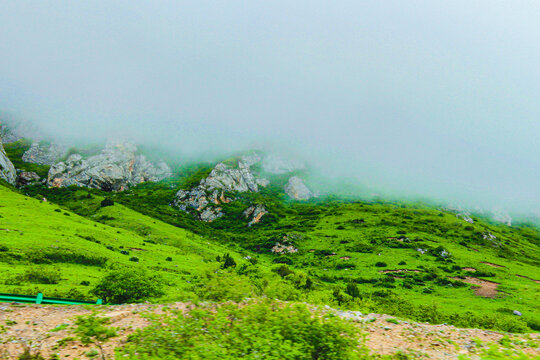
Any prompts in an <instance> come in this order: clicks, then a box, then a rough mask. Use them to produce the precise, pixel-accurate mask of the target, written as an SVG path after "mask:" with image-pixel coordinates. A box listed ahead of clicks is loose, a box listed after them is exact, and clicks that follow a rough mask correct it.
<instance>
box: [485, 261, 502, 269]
mask: <svg viewBox="0 0 540 360" xmlns="http://www.w3.org/2000/svg"><path fill="white" fill-rule="evenodd" d="M480 262H481V263H482V264H486V265H487V266H491V267H494V268H503V267H505V266H503V265H498V264H494V263H490V262H487V261H480Z"/></svg>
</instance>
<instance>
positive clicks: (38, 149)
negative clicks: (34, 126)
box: [22, 142, 67, 165]
mask: <svg viewBox="0 0 540 360" xmlns="http://www.w3.org/2000/svg"><path fill="white" fill-rule="evenodd" d="M66 153H67V148H66V147H65V146H63V145H59V144H50V143H37V142H35V143H33V144H32V146H30V149H28V150H27V151H26V152H25V153H24V154H23V157H22V159H23V161H25V162H29V163H34V164H39V165H53V164H54V163H56V162H57V161H58V160H60V159H61V158H63V157H64V156H65V155H66Z"/></svg>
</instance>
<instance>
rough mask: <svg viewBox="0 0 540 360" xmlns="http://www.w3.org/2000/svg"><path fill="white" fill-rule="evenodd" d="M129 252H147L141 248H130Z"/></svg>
mask: <svg viewBox="0 0 540 360" xmlns="http://www.w3.org/2000/svg"><path fill="white" fill-rule="evenodd" d="M129 250H131V251H146V250H145V249H141V248H129Z"/></svg>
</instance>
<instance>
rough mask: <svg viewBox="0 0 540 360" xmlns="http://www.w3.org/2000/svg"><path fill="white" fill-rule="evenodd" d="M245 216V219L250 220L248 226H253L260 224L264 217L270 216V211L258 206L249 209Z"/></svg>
mask: <svg viewBox="0 0 540 360" xmlns="http://www.w3.org/2000/svg"><path fill="white" fill-rule="evenodd" d="M243 214H244V217H245V218H246V219H248V220H249V223H248V226H251V225H253V224H258V223H259V222H260V221H261V219H262V217H263V216H264V215H266V214H268V211H267V210H266V208H265V207H264V205H261V204H258V205H252V206H250V207H248V208H247V209H246V210H245V211H244V213H243Z"/></svg>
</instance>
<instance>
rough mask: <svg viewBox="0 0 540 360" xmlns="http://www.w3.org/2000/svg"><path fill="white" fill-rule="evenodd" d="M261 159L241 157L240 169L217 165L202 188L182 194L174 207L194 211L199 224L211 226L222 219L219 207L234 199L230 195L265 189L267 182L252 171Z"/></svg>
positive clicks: (175, 201)
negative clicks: (210, 224)
mask: <svg viewBox="0 0 540 360" xmlns="http://www.w3.org/2000/svg"><path fill="white" fill-rule="evenodd" d="M259 161H260V157H258V155H249V156H244V157H242V158H241V159H240V160H239V161H238V163H237V166H229V165H225V164H223V163H219V164H217V165H216V166H215V167H214V169H212V171H211V172H210V174H209V175H208V176H207V177H206V178H205V179H202V180H201V182H200V184H199V185H197V186H196V187H194V188H193V189H191V190H180V191H178V192H177V193H176V196H175V198H174V200H173V202H172V203H171V205H173V206H175V207H177V208H179V209H180V210H182V211H186V212H187V211H189V210H194V211H196V213H197V216H198V218H199V219H200V220H203V221H207V222H211V221H214V220H216V219H217V218H219V217H221V216H223V215H224V214H223V212H222V211H221V210H222V209H221V207H219V205H220V204H224V203H225V204H226V203H229V202H231V201H233V199H231V198H229V197H227V196H226V193H227V192H234V191H237V192H257V191H259V186H265V184H266V183H265V181H264V180H265V179H259V178H257V177H256V176H255V174H254V173H253V172H252V170H251V166H253V165H254V164H256V163H258V162H259Z"/></svg>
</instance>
